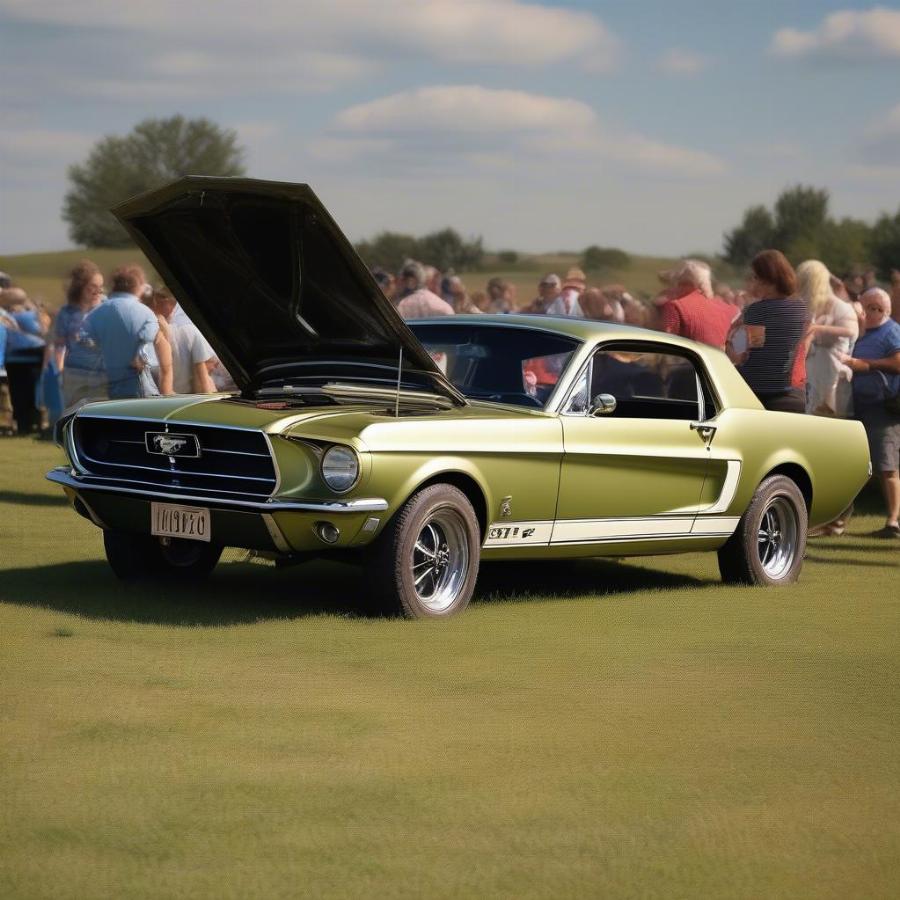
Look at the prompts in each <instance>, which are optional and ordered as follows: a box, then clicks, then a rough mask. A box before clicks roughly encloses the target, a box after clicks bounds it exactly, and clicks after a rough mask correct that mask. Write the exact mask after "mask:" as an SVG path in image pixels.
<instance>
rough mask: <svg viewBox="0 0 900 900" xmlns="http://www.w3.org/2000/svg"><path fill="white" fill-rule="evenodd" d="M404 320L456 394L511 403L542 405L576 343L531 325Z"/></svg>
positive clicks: (573, 339)
mask: <svg viewBox="0 0 900 900" xmlns="http://www.w3.org/2000/svg"><path fill="white" fill-rule="evenodd" d="M407 324H408V325H409V327H410V328H411V329H412V331H413V333H414V334H415V335H416V337H417V338H418V339H419V340H420V341H421V342H422V344H423V345H424V346H425V349H426V350H427V351H428V352H429V353H430V354H431V357H432V359H433V360H434V361H435V362H436V363H437V364H438V366H439V367H440V369H441V370H442V371H443V372H444V374H445V375H446V376H447V378H448V379H449V380H450V382H451V383H452V384H453V386H454V387H455V388H456V389H457V390H458V391H459V392H460V393H462V394H464V395H465V396H466V397H468V398H470V399H472V400H490V401H493V402H494V403H511V404H514V405H515V406H531V407H535V408H540V407H543V405H544V404H545V403H546V402H547V398H548V397H549V396H550V394H551V393H552V391H553V388H554V387H555V385H556V382H557V381H559V378H560V376H561V375H562V373H563V372H564V371H565V368H566V366H567V365H568V364H569V360H570V359H571V358H572V354H573V353H574V352H575V350H576V348H577V347H578V345H579V343H580V342H579V341H578V340H576V339H575V338H571V337H565V336H564V335H559V334H551V333H549V332H546V331H539V330H537V329H533V328H513V327H507V326H503V325H475V324H472V323H460V324H454V323H451V322H448V323H446V324H445V323H443V322H442V323H441V324H424V323H423V324H420V323H418V322H415V321H412V322H408V323H407Z"/></svg>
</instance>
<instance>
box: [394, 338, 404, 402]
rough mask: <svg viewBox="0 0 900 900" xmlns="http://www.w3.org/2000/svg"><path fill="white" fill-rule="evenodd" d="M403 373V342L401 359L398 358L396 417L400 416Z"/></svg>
mask: <svg viewBox="0 0 900 900" xmlns="http://www.w3.org/2000/svg"><path fill="white" fill-rule="evenodd" d="M402 375H403V344H401V345H400V359H398V360H397V402H396V404H395V406H394V417H395V418H397V419H399V418H400V379H401V377H402Z"/></svg>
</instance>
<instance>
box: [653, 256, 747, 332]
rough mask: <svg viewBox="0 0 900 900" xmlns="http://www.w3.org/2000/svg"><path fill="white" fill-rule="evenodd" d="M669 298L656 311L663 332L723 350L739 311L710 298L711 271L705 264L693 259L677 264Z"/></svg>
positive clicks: (728, 304) (716, 298)
mask: <svg viewBox="0 0 900 900" xmlns="http://www.w3.org/2000/svg"><path fill="white" fill-rule="evenodd" d="M670 296H671V299H670V300H668V301H666V302H665V303H664V304H663V305H662V306H661V307H660V310H659V315H660V327H661V328H662V330H663V331H665V332H668V333H669V334H677V335H680V336H681V337H686V338H690V339H691V340H692V341H700V343H701V344H709V345H710V346H711V347H718V348H719V349H720V350H724V349H725V341H726V339H727V338H728V332H729V331H730V330H731V326H732V325H733V324H734V321H735V319H737V317H738V316H739V315H740V310H739V309H737V307H735V306H732V305H731V304H730V303H726V302H725V301H724V300H720V299H719V298H718V297H716V296H714V295H713V290H712V272H711V271H710V268H709V266H708V265H707V264H706V263H704V262H700V261H699V260H695V259H686V260H685V261H684V262H683V263H681V265H680V266H678V268H677V269H675V271H674V273H673V274H672V291H671V294H670Z"/></svg>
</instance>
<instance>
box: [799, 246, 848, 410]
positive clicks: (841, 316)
mask: <svg viewBox="0 0 900 900" xmlns="http://www.w3.org/2000/svg"><path fill="white" fill-rule="evenodd" d="M797 281H798V294H799V295H800V297H801V298H802V299H803V301H804V302H805V303H806V306H807V308H808V309H809V314H810V317H811V324H810V326H809V331H808V332H807V336H806V340H807V342H808V345H809V351H808V354H807V357H806V411H807V412H808V413H812V414H814V415H819V416H841V417H844V416H847V415H849V413H850V409H849V400H850V391H849V381H850V377H851V373H850V370H849V369H848V368H847V367H846V366H845V365H844V364H843V363H842V362H841V358H842V356H843V354H845V353H849V352H850V349H851V348H852V346H853V344H854V342H855V341H856V339H857V337H858V336H859V325H858V322H857V318H856V311H855V310H854V309H853V307H852V306H851V305H850V304H849V303H847V302H846V301H845V300H841V299H840V298H839V297H837V296H835V293H834V291H833V290H832V287H831V273H830V272H829V271H828V269H827V268H826V266H825V265H824V263H821V262H819V260H817V259H808V260H807V261H806V262H804V263H801V264H800V265H799V266H798V267H797ZM841 382H843V385H842V384H841ZM842 387H843V390H842Z"/></svg>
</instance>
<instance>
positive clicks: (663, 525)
mask: <svg viewBox="0 0 900 900" xmlns="http://www.w3.org/2000/svg"><path fill="white" fill-rule="evenodd" d="M739 521H740V520H739V518H738V517H737V516H697V517H696V518H695V517H694V516H633V517H630V518H618V519H613V518H601V519H558V520H557V521H556V522H548V521H539V522H493V523H492V524H491V525H490V527H489V528H488V533H487V537H486V538H485V541H484V544H483V546H484V547H485V548H488V547H519V546H525V545H530V546H536V545H540V546H544V547H546V546H549V545H554V546H555V545H561V544H597V543H617V542H624V541H650V540H666V539H669V538H702V537H716V536H723V537H728V536H729V535H731V534H733V533H734V530H735V528H737V524H738V522H739Z"/></svg>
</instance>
